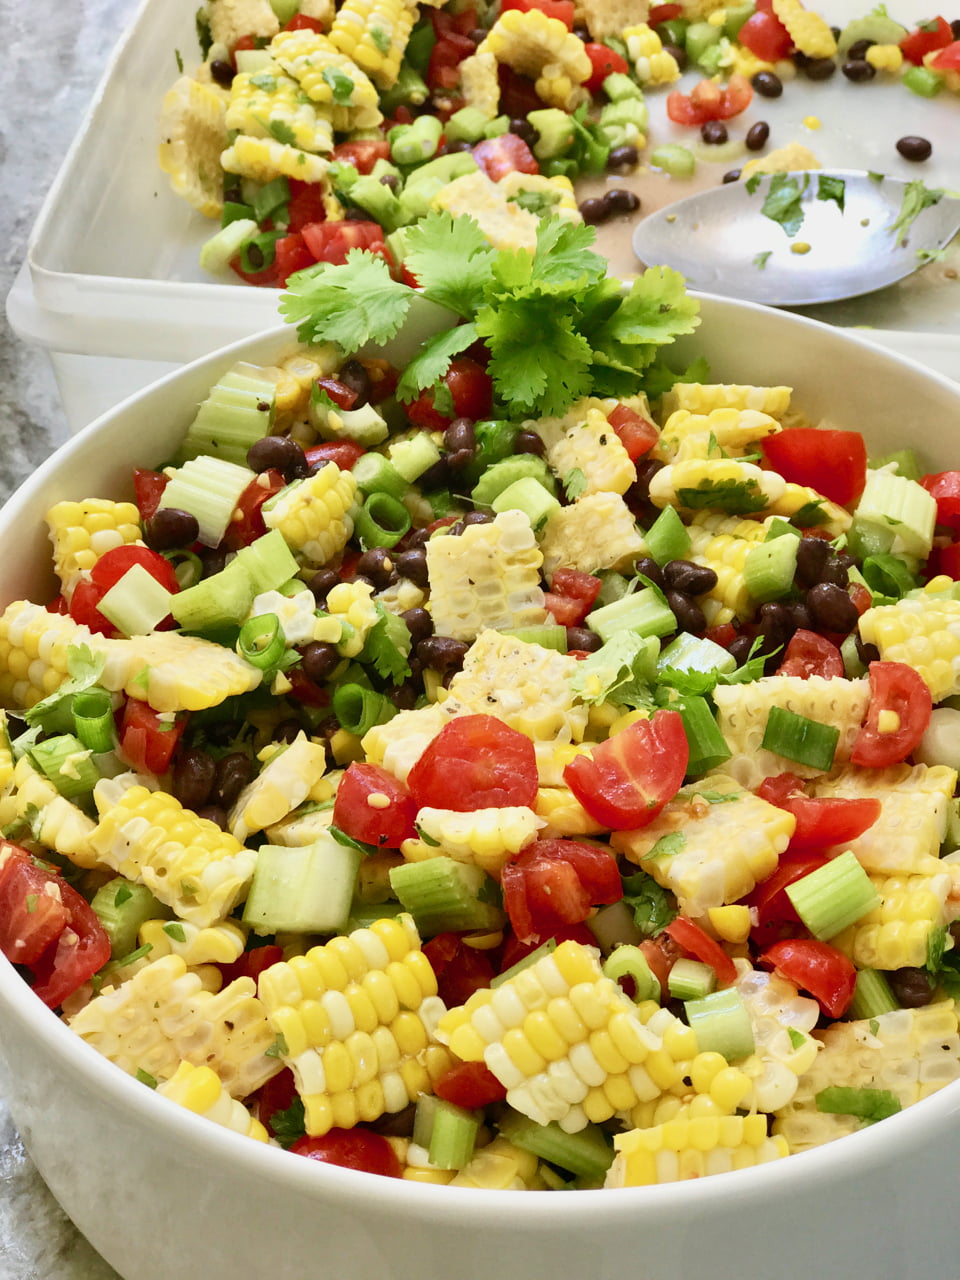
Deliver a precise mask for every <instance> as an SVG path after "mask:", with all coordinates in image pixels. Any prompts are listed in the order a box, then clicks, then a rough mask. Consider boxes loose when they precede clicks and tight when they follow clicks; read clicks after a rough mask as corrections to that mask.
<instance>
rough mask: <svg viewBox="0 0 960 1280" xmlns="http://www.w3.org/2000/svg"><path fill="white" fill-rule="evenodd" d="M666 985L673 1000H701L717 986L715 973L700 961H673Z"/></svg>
mask: <svg viewBox="0 0 960 1280" xmlns="http://www.w3.org/2000/svg"><path fill="white" fill-rule="evenodd" d="M667 985H668V987H669V990H670V994H671V996H673V998H674V1000H702V999H703V997H704V996H708V995H709V994H710V992H711V991H712V990H713V989H714V987H715V986H716V985H717V971H716V969H714V968H713V966H712V965H709V964H704V963H703V961H702V960H688V959H687V958H686V956H681V957H680V958H679V959H678V960H674V962H673V965H672V967H671V969H670V976H669V978H668V979H667Z"/></svg>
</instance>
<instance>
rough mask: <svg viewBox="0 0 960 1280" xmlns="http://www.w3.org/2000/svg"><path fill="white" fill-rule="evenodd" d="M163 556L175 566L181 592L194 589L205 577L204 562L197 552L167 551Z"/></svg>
mask: <svg viewBox="0 0 960 1280" xmlns="http://www.w3.org/2000/svg"><path fill="white" fill-rule="evenodd" d="M163 555H164V558H165V559H167V560H169V561H170V564H171V565H172V566H173V572H174V573H175V574H176V576H177V581H178V582H179V583H180V590H181V591H183V590H185V589H186V588H187V587H192V586H193V585H194V583H196V582H199V581H200V579H201V578H202V577H203V561H202V560H201V559H200V557H199V556H198V555H197V553H196V552H195V551H165V552H163Z"/></svg>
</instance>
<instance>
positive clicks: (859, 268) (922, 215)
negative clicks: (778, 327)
mask: <svg viewBox="0 0 960 1280" xmlns="http://www.w3.org/2000/svg"><path fill="white" fill-rule="evenodd" d="M757 178H758V179H759V180H748V181H744V180H743V179H741V180H740V181H738V182H731V183H726V184H725V185H723V186H720V187H714V188H713V189H712V190H710V191H704V192H701V193H700V194H698V195H693V196H689V197H688V198H687V199H685V200H680V201H678V202H677V203H676V204H672V205H668V206H667V207H665V208H663V209H659V210H658V211H657V212H656V213H653V214H651V215H650V216H649V217H648V218H645V219H644V220H643V221H642V222H641V223H640V224H639V225H638V226H637V227H636V228H635V229H634V232H633V249H634V252H635V253H636V255H637V257H638V258H639V259H640V260H641V262H643V263H644V264H645V265H647V266H652V265H654V264H662V265H666V266H670V267H674V268H676V270H677V271H680V272H682V273H683V275H684V276H686V278H687V283H688V284H689V285H690V287H691V288H694V289H701V290H704V291H706V292H708V293H720V294H725V295H726V296H728V297H733V298H745V299H747V300H748V301H751V302H764V303H767V304H768V305H770V306H775V307H799V306H807V305H810V304H813V303H817V302H831V301H834V300H835V299H837V298H855V297H857V296H858V295H859V294H862V293H872V292H873V291H874V290H875V289H882V288H884V286H886V285H889V284H893V283H894V282H895V281H896V280H901V279H902V278H903V277H904V276H907V275H910V273H911V272H913V271H917V270H919V268H920V267H922V266H923V265H924V264H925V263H926V262H928V261H930V259H931V257H933V256H934V255H936V254H937V253H938V252H939V251H940V250H942V249H944V248H945V247H946V246H947V245H948V244H949V243H950V241H951V240H952V239H953V237H954V236H955V235H956V233H957V231H958V230H960V199H957V198H954V197H955V194H956V193H951V195H947V194H946V193H940V194H939V196H938V197H937V198H936V200H935V203H929V204H927V205H926V207H924V204H925V202H926V201H927V200H932V199H933V198H934V196H935V195H936V192H935V191H934V189H932V188H926V187H924V185H923V183H922V182H912V183H907V182H904V181H901V180H900V179H898V178H887V177H881V176H880V175H879V174H877V175H873V174H869V173H863V172H860V171H856V170H843V169H831V170H822V169H815V170H812V171H810V172H806V173H803V172H801V173H789V174H762V175H757ZM765 208H766V210H767V213H764V209H765ZM769 214H774V215H775V217H770V216H768V215H769ZM911 215H912V216H911ZM898 219H899V220H900V224H901V225H899V226H898V225H897V223H898Z"/></svg>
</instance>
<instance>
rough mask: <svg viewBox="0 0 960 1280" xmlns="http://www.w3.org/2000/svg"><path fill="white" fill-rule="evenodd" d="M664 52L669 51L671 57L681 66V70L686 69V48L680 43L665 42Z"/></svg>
mask: <svg viewBox="0 0 960 1280" xmlns="http://www.w3.org/2000/svg"><path fill="white" fill-rule="evenodd" d="M663 52H664V53H669V55H670V57H671V58H672V59H673V60H674V62H675V63H676V64H677V66H678V67H679V68H680V70H681V71H686V69H687V51H686V49H681V48H680V46H679V45H678V44H665V45H664V46H663Z"/></svg>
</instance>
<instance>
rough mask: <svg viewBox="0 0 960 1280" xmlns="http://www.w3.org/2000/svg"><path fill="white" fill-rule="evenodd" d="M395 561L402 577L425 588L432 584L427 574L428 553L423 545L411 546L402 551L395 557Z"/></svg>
mask: <svg viewBox="0 0 960 1280" xmlns="http://www.w3.org/2000/svg"><path fill="white" fill-rule="evenodd" d="M393 563H394V564H395V565H396V566H397V573H399V575H400V577H401V578H409V579H410V581H411V582H413V583H416V585H417V586H418V587H423V588H424V589H426V588H427V587H428V586H429V585H430V579H429V577H428V576H427V553H426V551H424V549H423V547H410V549H409V550H407V551H401V552H400V553H399V554H397V555H395V556H394V557H393Z"/></svg>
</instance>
